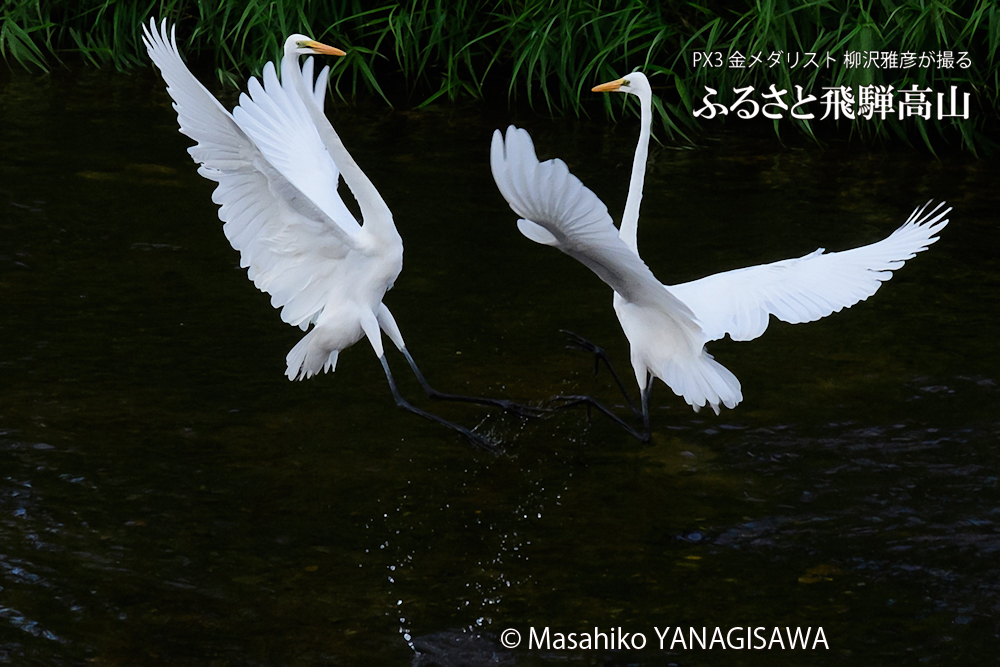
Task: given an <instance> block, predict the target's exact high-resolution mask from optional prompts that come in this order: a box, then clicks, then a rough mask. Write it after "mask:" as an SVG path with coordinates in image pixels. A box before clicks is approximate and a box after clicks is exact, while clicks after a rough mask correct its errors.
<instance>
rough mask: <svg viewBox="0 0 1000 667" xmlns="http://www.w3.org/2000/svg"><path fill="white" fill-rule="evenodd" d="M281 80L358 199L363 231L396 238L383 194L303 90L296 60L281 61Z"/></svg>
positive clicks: (309, 92)
mask: <svg viewBox="0 0 1000 667" xmlns="http://www.w3.org/2000/svg"><path fill="white" fill-rule="evenodd" d="M281 81H282V84H285V83H286V82H289V83H290V84H291V86H292V87H293V90H294V92H295V93H296V94H297V95H298V97H299V99H300V100H301V101H302V102H303V104H305V107H306V110H307V111H308V113H309V117H310V118H312V121H313V124H314V125H315V126H316V130H317V131H318V132H319V136H320V139H322V140H323V145H324V146H326V150H327V151H329V153H330V157H331V158H333V162H334V164H336V165H337V169H339V170H340V175H341V176H343V177H344V182H345V183H347V187H349V188H350V189H351V192H352V193H353V194H354V198H355V199H357V200H358V206H359V207H360V208H361V217H362V218H363V219H364V223H365V228H366V229H368V230H369V231H374V232H384V233H386V234H387V235H389V236H395V237H397V238H398V233H397V232H396V226H395V225H394V224H393V222H392V211H390V210H389V206H388V205H387V204H386V203H385V200H383V199H382V195H380V194H379V193H378V190H377V189H376V188H375V185H374V184H373V183H372V182H371V180H370V179H369V178H368V177H367V176H366V175H365V172H363V171H362V170H361V167H359V166H358V163H357V162H355V161H354V158H353V157H351V154H350V153H349V152H348V151H347V147H346V146H344V142H343V141H341V140H340V135H338V134H337V131H336V130H334V129H333V126H332V125H331V124H330V121H329V120H328V119H327V117H326V115H325V114H324V113H323V112H322V111H321V110H320V108H319V107H318V106H317V104H316V103H315V100H314V98H313V92H312V91H310V90H308V89H307V88H306V85H305V80H304V78H303V76H302V72H301V70H299V63H298V57H288V56H286V57H284V58H282V60H281Z"/></svg>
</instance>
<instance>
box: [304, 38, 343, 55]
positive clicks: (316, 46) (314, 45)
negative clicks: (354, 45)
mask: <svg viewBox="0 0 1000 667" xmlns="http://www.w3.org/2000/svg"><path fill="white" fill-rule="evenodd" d="M305 45H306V46H308V47H309V48H310V49H312V50H313V51H315V52H316V53H322V54H325V55H328V56H346V55H347V53H345V52H344V51H341V50H340V49H338V48H337V47H335V46H327V45H326V44H321V43H320V42H317V41H314V40H309V41H308V42H305Z"/></svg>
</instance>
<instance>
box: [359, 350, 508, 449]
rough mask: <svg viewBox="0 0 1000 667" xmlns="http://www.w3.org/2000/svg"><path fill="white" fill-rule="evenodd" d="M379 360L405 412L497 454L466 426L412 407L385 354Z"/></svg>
mask: <svg viewBox="0 0 1000 667" xmlns="http://www.w3.org/2000/svg"><path fill="white" fill-rule="evenodd" d="M378 360H379V361H381V362H382V369H383V370H384V371H385V379H386V380H388V381H389V389H391V390H392V397H393V398H394V399H396V405H397V406H399V407H401V408H403V409H404V410H409V411H410V412H412V413H413V414H416V415H420V416H421V417H423V418H424V419H429V420H431V421H432V422H435V423H437V424H440V425H441V426H444V427H446V428H450V429H452V430H454V431H458V432H459V433H461V434H462V436H463V437H465V439H466V440H468V441H469V443H470V444H472V445H473V446H475V447H479V448H480V449H485V450H486V451H488V452H492V453H494V454H496V453H497V448H496V446H495V445H493V444H492V443H490V442H488V441H487V440H486V439H485V438H482V437H481V436H478V435H476V434H475V433H473V432H472V431H470V430H469V429H467V428H465V427H464V426H459V425H458V424H455V423H452V422H450V421H448V420H447V419H442V418H441V417H438V416H437V415H432V414H431V413H429V412H425V411H423V410H421V409H420V408H417V407H414V406H412V405H410V403H409V402H408V401H407V400H406V399H405V398H403V397H402V396H400V394H399V390H398V389H396V381H395V380H393V378H392V372H391V371H390V370H389V362H388V361H386V359H385V355H384V354H383V355H382V356H381V357H379V358H378Z"/></svg>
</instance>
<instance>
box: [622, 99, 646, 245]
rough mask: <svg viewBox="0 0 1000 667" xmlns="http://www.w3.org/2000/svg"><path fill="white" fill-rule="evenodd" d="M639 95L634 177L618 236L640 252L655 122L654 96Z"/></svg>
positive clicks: (630, 184) (633, 167)
mask: <svg viewBox="0 0 1000 667" xmlns="http://www.w3.org/2000/svg"><path fill="white" fill-rule="evenodd" d="M638 97H639V116H640V117H639V143H638V145H637V146H636V147H635V158H634V159H633V160H632V179H631V181H629V185H628V198H627V199H626V200H625V212H624V213H623V214H622V224H621V228H620V230H619V232H618V236H619V237H620V238H621V240H622V241H625V245H627V246H628V247H629V248H631V249H632V251H633V252H635V253H636V254H637V255H638V254H639V244H638V242H637V240H636V234H637V232H638V231H639V203H640V202H642V183H643V181H644V180H645V178H646V158H647V157H648V156H649V128H650V126H651V125H652V124H653V105H652V98H651V97H650V94H649V93H647V92H644V93H640V94H639V95H638Z"/></svg>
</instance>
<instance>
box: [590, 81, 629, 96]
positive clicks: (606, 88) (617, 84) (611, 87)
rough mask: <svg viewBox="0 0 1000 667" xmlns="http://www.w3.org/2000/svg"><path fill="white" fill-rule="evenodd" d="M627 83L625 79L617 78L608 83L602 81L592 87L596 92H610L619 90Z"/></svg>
mask: <svg viewBox="0 0 1000 667" xmlns="http://www.w3.org/2000/svg"><path fill="white" fill-rule="evenodd" d="M624 84H625V79H616V80H615V81H608V82H607V83H602V84H601V85H599V86H594V87H593V88H591V89H590V91H591V92H594V93H610V92H613V91H615V90H618V89H619V88H621V87H622V86H623V85H624Z"/></svg>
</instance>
